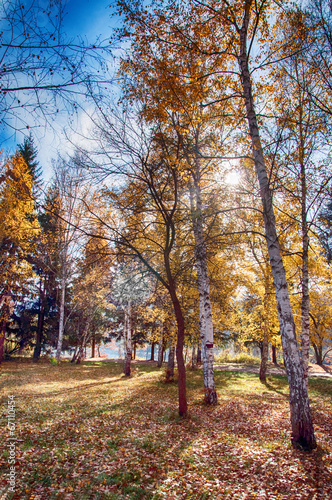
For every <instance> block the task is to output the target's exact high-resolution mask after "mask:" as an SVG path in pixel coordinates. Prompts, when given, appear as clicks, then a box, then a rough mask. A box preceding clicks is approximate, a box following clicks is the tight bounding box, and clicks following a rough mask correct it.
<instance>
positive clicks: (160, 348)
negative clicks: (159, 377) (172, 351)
mask: <svg viewBox="0 0 332 500" xmlns="http://www.w3.org/2000/svg"><path fill="white" fill-rule="evenodd" d="M163 356H164V324H163V323H161V325H160V336H159V344H158V368H160V367H161V366H162V365H163Z"/></svg>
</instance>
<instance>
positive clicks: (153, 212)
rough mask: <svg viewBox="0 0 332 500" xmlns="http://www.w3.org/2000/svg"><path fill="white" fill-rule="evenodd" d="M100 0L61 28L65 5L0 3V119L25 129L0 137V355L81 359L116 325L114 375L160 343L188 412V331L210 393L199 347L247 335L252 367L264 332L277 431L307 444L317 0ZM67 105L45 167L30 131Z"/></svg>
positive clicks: (206, 351)
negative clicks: (117, 365)
mask: <svg viewBox="0 0 332 500" xmlns="http://www.w3.org/2000/svg"><path fill="white" fill-rule="evenodd" d="M112 10H113V12H114V13H113V15H114V16H115V17H113V21H112V22H111V24H112V25H113V26H115V27H113V29H112V32H110V33H109V34H107V37H105V36H104V33H103V34H102V36H98V35H99V33H98V34H97V36H96V37H95V40H94V41H93V42H92V43H90V41H89V39H90V36H91V35H89V39H88V38H85V37H83V36H82V37H74V38H71V39H70V38H68V37H66V36H65V33H64V32H63V23H64V19H65V8H64V7H63V5H62V3H61V2H60V3H57V2H55V3H54V2H53V3H52V4H50V5H47V4H46V3H45V4H44V3H39V2H38V1H35V2H34V1H32V2H28V3H26V4H25V3H24V2H23V3H22V2H17V1H16V0H15V1H14V0H13V1H10V2H7V3H6V4H5V5H3V6H2V21H1V28H2V34H1V37H2V49H1V50H2V58H1V61H2V62H1V64H2V66H1V73H0V74H1V80H0V84H1V118H2V126H3V131H4V134H7V136H8V131H9V130H10V129H12V130H13V133H18V132H20V133H21V132H22V131H23V130H24V131H25V133H26V135H25V138H24V139H23V140H22V142H20V143H19V144H18V145H17V148H16V149H15V150H13V151H12V152H11V153H7V154H5V153H2V162H1V176H0V182H1V193H0V220H1V234H0V236H1V248H0V250H1V255H0V258H1V271H0V273H1V296H0V297H1V298H0V306H1V311H0V312H1V324H0V328H1V331H0V359H1V360H2V359H3V358H5V357H10V356H13V355H15V354H17V353H19V354H22V353H23V352H25V353H30V354H31V355H32V357H33V359H34V360H36V361H37V360H38V359H39V358H40V356H41V355H42V354H48V355H52V356H54V362H60V358H61V353H62V352H63V351H71V353H72V361H73V362H76V363H80V361H81V360H82V358H83V357H84V352H85V348H86V347H87V346H90V347H91V350H92V355H93V356H94V354H95V353H96V350H95V349H96V346H98V345H100V344H101V343H102V342H103V341H105V340H107V339H111V338H115V339H120V338H122V339H123V341H124V346H125V347H124V351H125V353H124V357H125V364H124V371H125V374H126V375H127V376H129V375H130V374H131V360H132V358H133V357H135V350H136V348H137V346H140V345H142V344H145V343H147V342H149V343H150V344H151V345H152V346H154V345H155V344H158V345H159V351H158V352H159V360H158V361H159V363H160V364H161V363H162V360H163V356H164V351H166V349H168V359H167V361H168V365H167V370H166V380H172V379H173V377H174V367H175V358H176V361H177V363H176V366H177V370H178V376H177V380H178V391H179V392H178V396H179V413H180V415H181V416H186V414H187V397H186V368H185V359H184V355H183V351H184V348H188V347H190V349H191V355H192V361H191V363H192V365H193V366H195V365H197V363H198V364H199V363H200V362H201V363H202V365H203V373H204V399H205V402H206V403H207V404H212V405H214V404H216V402H217V393H216V388H215V382H214V372H213V362H214V350H215V347H216V346H218V347H227V346H229V345H230V343H231V345H232V346H235V347H236V349H238V351H239V352H240V351H241V352H242V351H247V350H248V348H250V346H256V347H258V348H259V349H260V353H261V367H260V379H261V381H263V382H264V381H265V380H266V367H267V359H268V350H269V346H270V349H271V353H272V356H271V357H272V359H273V361H274V362H277V353H279V356H280V355H281V354H282V355H283V361H284V363H285V366H286V370H287V375H288V380H289V386H290V408H291V423H292V432H293V434H292V442H293V444H294V445H296V446H301V447H303V448H306V449H312V448H314V447H315V446H316V442H315V437H314V433H313V427H312V423H311V417H310V408H309V400H308V391H307V387H308V364H309V356H310V353H311V355H312V356H313V357H314V359H315V361H316V362H317V363H318V364H321V365H322V364H323V362H324V361H325V360H326V359H328V358H327V356H328V353H329V352H330V350H331V340H332V338H331V332H332V325H331V317H332V315H331V299H332V295H331V292H332V290H331V267H330V262H331V242H330V231H331V218H332V200H331V164H330V158H331V151H330V144H331V97H332V95H331V69H332V42H331V40H332V11H331V5H330V3H329V2H328V1H324V0H315V1H313V2H310V3H308V4H301V5H300V4H299V3H296V2H289V3H288V2H282V4H279V3H278V2H273V1H265V0H262V1H261V2H254V1H250V0H247V1H236V0H234V1H232V2H226V1H220V2H213V3H209V2H200V1H196V0H195V1H193V2H171V1H170V2H167V1H164V2H162V1H160V2H159V1H156V2H152V3H151V5H150V4H149V3H145V2H140V1H137V2H128V3H126V2H118V4H117V5H116V6H115V5H112ZM114 19H116V20H115V21H114ZM64 122H66V127H65V129H66V130H65V136H66V140H67V141H68V143H69V144H70V147H69V149H70V151H71V154H66V153H64V151H65V150H66V146H63V147H61V148H59V151H58V155H57V157H56V158H55V159H53V161H52V162H51V160H50V163H52V169H53V174H52V176H51V177H50V179H49V181H48V182H47V183H46V182H44V181H43V176H42V168H41V165H40V164H39V163H38V150H39V149H41V148H42V142H40V143H39V140H40V139H37V137H40V135H39V132H38V130H40V127H41V126H43V127H46V129H45V130H49V129H50V128H51V127H53V130H56V129H57V127H59V124H60V127H64ZM77 123H79V124H80V125H81V126H77V127H76V125H77ZM82 123H83V124H84V126H83V127H82ZM14 137H16V136H15V135H14ZM62 142H63V140H62ZM43 167H44V165H43ZM45 167H46V168H49V166H48V165H47V166H46V165H45ZM310 349H311V350H310ZM52 359H53V358H52ZM298 401H300V403H299V404H298Z"/></svg>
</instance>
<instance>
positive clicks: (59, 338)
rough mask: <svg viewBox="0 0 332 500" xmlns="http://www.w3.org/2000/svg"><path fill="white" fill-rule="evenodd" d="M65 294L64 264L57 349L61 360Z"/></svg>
mask: <svg viewBox="0 0 332 500" xmlns="http://www.w3.org/2000/svg"><path fill="white" fill-rule="evenodd" d="M65 295H66V268H65V266H64V268H63V272H62V277H61V296H60V317H59V336H58V345H57V349H56V359H57V361H58V362H59V361H60V356H61V351H62V340H63V331H64V326H65Z"/></svg>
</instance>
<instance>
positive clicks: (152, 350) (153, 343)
mask: <svg viewBox="0 0 332 500" xmlns="http://www.w3.org/2000/svg"><path fill="white" fill-rule="evenodd" d="M154 346H155V342H152V343H151V356H150V361H154Z"/></svg>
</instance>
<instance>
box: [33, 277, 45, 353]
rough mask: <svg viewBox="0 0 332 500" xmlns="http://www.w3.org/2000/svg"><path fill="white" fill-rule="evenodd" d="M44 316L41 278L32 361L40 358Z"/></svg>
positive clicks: (43, 291)
mask: <svg viewBox="0 0 332 500" xmlns="http://www.w3.org/2000/svg"><path fill="white" fill-rule="evenodd" d="M44 318H45V287H44V288H43V287H42V280H40V287H39V310H38V321H37V334H36V345H35V349H34V351H33V360H34V361H38V359H39V358H40V353H41V347H42V341H43V327H44Z"/></svg>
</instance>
